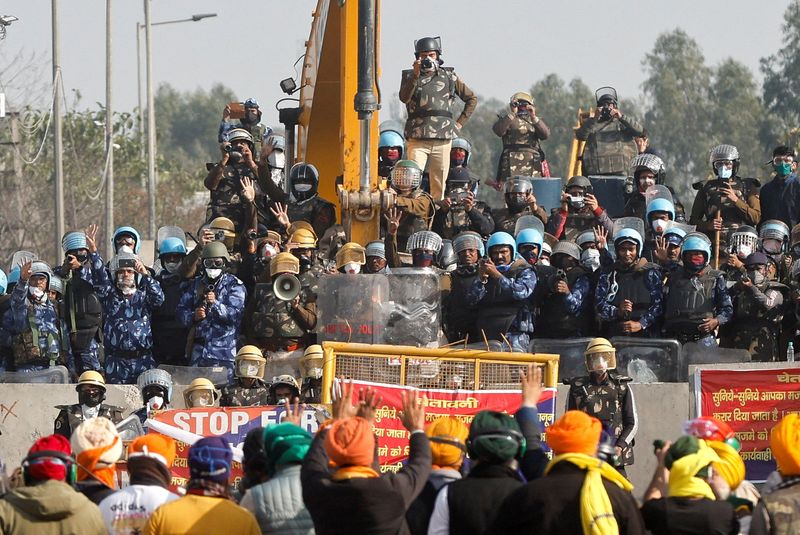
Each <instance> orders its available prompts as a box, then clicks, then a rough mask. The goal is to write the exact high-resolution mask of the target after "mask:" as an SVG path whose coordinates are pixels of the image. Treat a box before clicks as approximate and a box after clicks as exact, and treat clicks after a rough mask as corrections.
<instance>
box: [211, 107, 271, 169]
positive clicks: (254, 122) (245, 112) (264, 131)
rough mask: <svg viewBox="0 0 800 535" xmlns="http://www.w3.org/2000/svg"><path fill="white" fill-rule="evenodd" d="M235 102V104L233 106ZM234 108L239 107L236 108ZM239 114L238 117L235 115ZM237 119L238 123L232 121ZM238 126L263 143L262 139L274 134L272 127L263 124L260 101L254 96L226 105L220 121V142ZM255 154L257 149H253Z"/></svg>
mask: <svg viewBox="0 0 800 535" xmlns="http://www.w3.org/2000/svg"><path fill="white" fill-rule="evenodd" d="M231 104H233V106H231ZM234 108H237V109H236V110H234ZM234 115H237V117H234ZM232 119H233V120H237V119H238V121H239V122H238V123H232V122H231V120H232ZM237 128H241V129H243V130H247V132H248V133H249V134H250V135H251V136H252V138H253V142H254V143H256V144H257V145H261V143H262V141H264V140H266V139H267V138H268V137H269V136H270V134H272V128H270V127H268V126H266V125H263V124H261V109H260V108H259V106H258V101H257V100H256V99H254V98H248V99H247V100H245V101H244V102H241V103H240V102H231V103H228V104H226V105H225V109H224V110H222V121H221V122H220V123H219V134H218V136H217V140H218V141H219V143H222V142H223V141H225V136H226V135H227V134H228V133H229V132H230V131H231V130H235V129H237ZM253 154H254V155H255V151H253Z"/></svg>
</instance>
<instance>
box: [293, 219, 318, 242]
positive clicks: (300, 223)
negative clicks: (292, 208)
mask: <svg viewBox="0 0 800 535" xmlns="http://www.w3.org/2000/svg"><path fill="white" fill-rule="evenodd" d="M301 228H303V229H306V230H310V231H311V233H312V234H313V235H314V239H317V231H316V230H314V227H313V226H312V225H311V223H309V222H308V221H303V220H302V219H301V220H299V221H292V224H291V225H289V228H288V229H286V234H287V235H288V236H291V235H292V234H294V233H295V231H298V230H300V229H301Z"/></svg>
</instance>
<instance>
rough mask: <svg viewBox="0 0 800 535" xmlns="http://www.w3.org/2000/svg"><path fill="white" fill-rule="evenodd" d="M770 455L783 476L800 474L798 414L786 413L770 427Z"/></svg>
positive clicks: (799, 418)
mask: <svg viewBox="0 0 800 535" xmlns="http://www.w3.org/2000/svg"><path fill="white" fill-rule="evenodd" d="M769 444H770V447H771V448H772V456H773V457H775V461H777V463H778V470H779V471H780V473H781V474H782V475H784V476H800V415H798V414H787V415H786V416H784V417H783V420H781V421H780V422H778V424H777V425H776V426H775V427H773V428H772V434H771V435H770V438H769Z"/></svg>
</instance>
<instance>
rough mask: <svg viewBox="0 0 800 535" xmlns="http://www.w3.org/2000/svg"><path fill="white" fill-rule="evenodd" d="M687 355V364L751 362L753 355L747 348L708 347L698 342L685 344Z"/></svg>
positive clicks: (684, 349) (684, 350) (684, 348)
mask: <svg viewBox="0 0 800 535" xmlns="http://www.w3.org/2000/svg"><path fill="white" fill-rule="evenodd" d="M683 352H684V354H685V355H686V366H687V370H688V367H689V366H691V365H694V364H735V363H739V362H751V361H752V357H751V356H750V352H749V351H747V350H746V349H730V348H725V347H706V346H704V345H701V344H698V343H697V342H687V343H685V344H683Z"/></svg>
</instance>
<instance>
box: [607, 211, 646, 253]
mask: <svg viewBox="0 0 800 535" xmlns="http://www.w3.org/2000/svg"><path fill="white" fill-rule="evenodd" d="M625 228H631V229H633V230H635V231H636V232H638V233H639V235H640V236H641V237H642V239H644V221H642V220H641V219H639V218H638V217H620V218H619V219H617V220H615V221H614V231H613V232H612V233H611V240H610V241H611V242H612V243H613V241H614V240H615V239H616V238H617V234H618V233H619V231H620V230H622V229H625ZM609 246H611V244H609Z"/></svg>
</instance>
